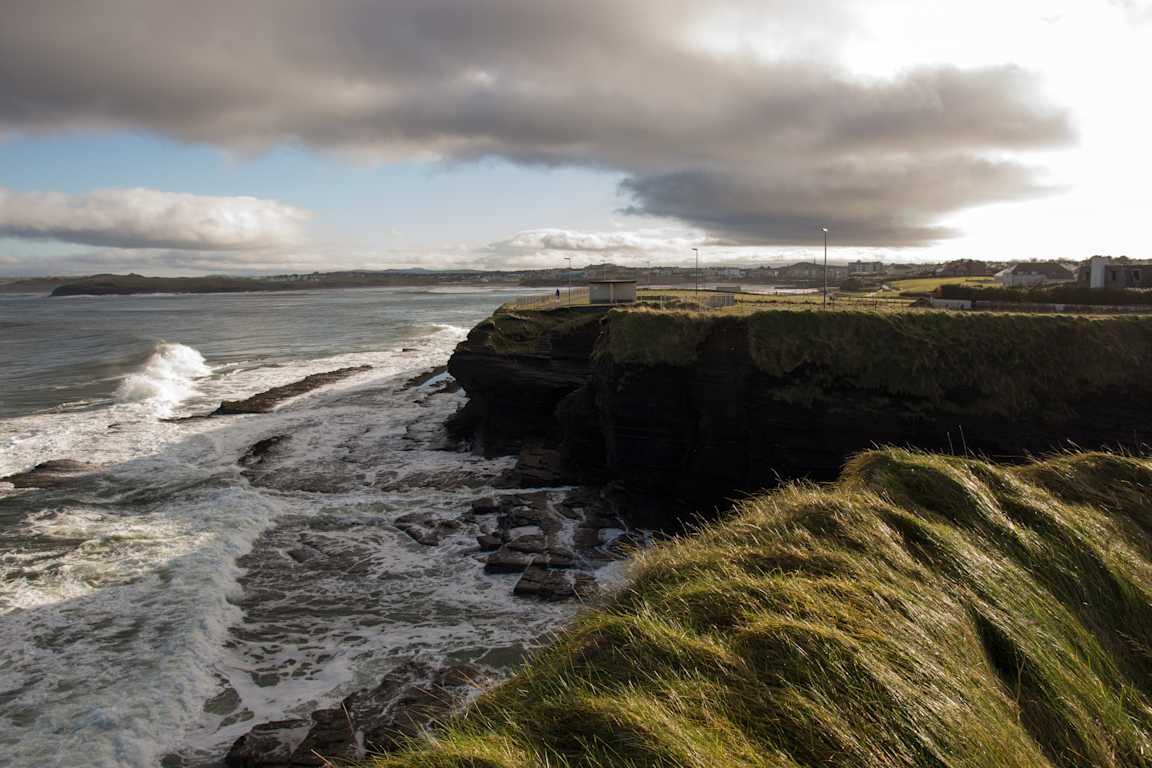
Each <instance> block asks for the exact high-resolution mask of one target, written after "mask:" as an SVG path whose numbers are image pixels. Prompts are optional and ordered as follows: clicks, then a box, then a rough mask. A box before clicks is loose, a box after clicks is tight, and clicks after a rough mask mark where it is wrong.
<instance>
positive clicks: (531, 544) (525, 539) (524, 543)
mask: <svg viewBox="0 0 1152 768" xmlns="http://www.w3.org/2000/svg"><path fill="white" fill-rule="evenodd" d="M547 546H548V544H547V542H546V541H545V540H544V536H543V534H529V535H527V536H517V537H516V538H514V539H512V540H511V541H509V542H508V549H511V550H515V551H516V552H525V553H527V554H533V555H536V554H540V553H542V552H543V551H544V550H545V549H546V548H547Z"/></svg>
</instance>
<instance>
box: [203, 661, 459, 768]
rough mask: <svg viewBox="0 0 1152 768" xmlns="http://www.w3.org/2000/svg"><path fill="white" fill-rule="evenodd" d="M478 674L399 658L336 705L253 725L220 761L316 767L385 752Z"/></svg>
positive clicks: (452, 701)
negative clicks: (371, 684) (374, 680)
mask: <svg viewBox="0 0 1152 768" xmlns="http://www.w3.org/2000/svg"><path fill="white" fill-rule="evenodd" d="M478 674H479V671H478V670H476V669H475V668H472V667H469V666H466V665H458V666H450V667H443V668H440V669H432V668H429V667H428V666H427V665H425V664H421V663H419V662H408V663H406V664H402V665H401V666H399V667H398V668H396V669H395V670H393V671H392V673H391V674H389V675H388V676H387V677H385V678H384V679H383V680H382V681H381V683H380V684H379V685H377V686H376V687H375V688H371V689H368V688H365V689H361V690H359V691H357V692H356V693H353V694H352V695H350V696H348V697H347V698H345V699H344V700H343V701H342V702H340V704H339V706H336V707H332V708H329V709H318V710H316V711H314V712H313V713H312V716H311V718H310V719H308V720H303V719H297V720H280V721H276V722H272V723H265V724H263V725H258V726H256V727H255V728H253V729H252V730H251V731H249V732H248V733H247V734H245V735H244V736H241V737H240V738H239V739H238V740H237V741H236V743H235V744H233V745H232V749H231V750H229V752H228V755H227V756H226V757H225V758H224V765H225V766H228V768H321V766H326V765H331V763H329V762H328V760H327V759H332V760H338V761H339V760H343V761H348V760H363V759H365V758H366V757H367V756H368V755H369V754H385V753H387V752H388V751H390V750H392V749H395V748H396V747H397V746H398V745H400V744H401V743H403V741H404V740H405V739H407V738H411V737H413V736H415V735H417V734H418V733H419V732H420V731H422V730H423V729H425V728H427V727H428V726H429V725H430V724H431V723H432V722H433V721H436V720H440V719H443V718H444V717H445V716H446V715H448V714H449V713H450V712H451V711H452V710H453V709H454V708H456V706H458V704H459V703H460V702H461V701H463V700H464V699H465V698H466V696H467V694H468V693H469V692H470V691H471V689H472V688H473V687H474V686H475V685H476V682H475V680H476V677H477V675H478ZM322 756H323V757H322ZM326 758H327V759H326Z"/></svg>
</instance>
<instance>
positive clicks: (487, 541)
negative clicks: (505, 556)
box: [476, 533, 504, 552]
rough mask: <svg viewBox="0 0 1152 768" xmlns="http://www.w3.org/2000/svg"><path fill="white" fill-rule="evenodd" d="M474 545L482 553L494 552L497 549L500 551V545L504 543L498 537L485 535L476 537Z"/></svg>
mask: <svg viewBox="0 0 1152 768" xmlns="http://www.w3.org/2000/svg"><path fill="white" fill-rule="evenodd" d="M476 543H477V544H478V545H479V546H480V549H482V550H483V551H485V552H494V551H496V550H497V549H500V545H501V544H503V543H504V540H503V539H501V538H500V537H499V536H493V535H492V534H490V533H485V534H481V535H480V536H477V537H476Z"/></svg>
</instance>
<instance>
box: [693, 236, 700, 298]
mask: <svg viewBox="0 0 1152 768" xmlns="http://www.w3.org/2000/svg"><path fill="white" fill-rule="evenodd" d="M692 250H693V251H695V252H696V303H697V304H699V303H700V249H699V248H693V249H692Z"/></svg>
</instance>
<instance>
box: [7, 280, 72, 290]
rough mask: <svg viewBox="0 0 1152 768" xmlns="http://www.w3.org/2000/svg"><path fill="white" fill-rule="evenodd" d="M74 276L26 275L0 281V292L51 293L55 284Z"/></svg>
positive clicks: (64, 281)
mask: <svg viewBox="0 0 1152 768" xmlns="http://www.w3.org/2000/svg"><path fill="white" fill-rule="evenodd" d="M75 279H76V278H75V277H28V278H21V279H13V280H3V281H0V294H3V293H9V294H14V293H36V294H45V293H51V292H52V291H53V289H55V288H56V287H57V286H59V285H62V284H64V283H67V282H71V281H72V280H75Z"/></svg>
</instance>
